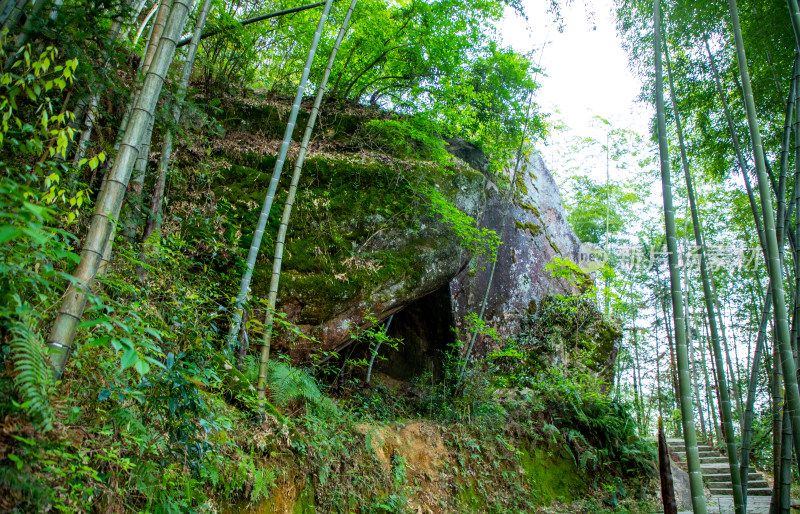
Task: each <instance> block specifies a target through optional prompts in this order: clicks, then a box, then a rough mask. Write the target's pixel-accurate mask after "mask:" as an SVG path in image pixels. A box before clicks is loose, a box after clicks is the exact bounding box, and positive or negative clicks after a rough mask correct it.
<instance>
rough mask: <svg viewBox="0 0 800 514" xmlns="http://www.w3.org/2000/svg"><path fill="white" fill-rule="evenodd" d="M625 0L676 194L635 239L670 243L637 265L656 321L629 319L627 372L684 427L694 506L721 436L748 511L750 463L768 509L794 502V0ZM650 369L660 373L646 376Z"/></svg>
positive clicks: (636, 296) (625, 24)
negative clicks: (702, 456) (636, 324)
mask: <svg viewBox="0 0 800 514" xmlns="http://www.w3.org/2000/svg"><path fill="white" fill-rule="evenodd" d="M616 11H617V17H618V30H619V33H620V34H621V35H622V36H623V38H624V42H625V43H624V44H625V47H626V50H627V52H628V55H629V58H630V64H631V67H632V68H633V69H634V70H636V72H637V73H638V75H639V76H640V77H641V78H642V81H643V83H644V88H643V92H642V100H643V101H644V102H647V103H650V104H651V105H655V107H656V123H654V124H653V126H652V127H653V128H652V133H653V138H654V144H655V142H656V141H657V146H658V148H659V150H660V152H659V157H660V172H661V181H660V184H661V187H660V189H661V191H662V194H663V202H664V203H663V211H661V213H653V214H651V215H650V216H651V217H650V218H647V219H644V218H641V217H640V218H639V221H638V222H636V223H637V224H638V225H640V227H641V228H633V229H630V230H628V232H629V234H632V235H634V236H633V238H634V239H633V240H631V239H627V241H632V244H633V245H634V246H638V247H639V248H645V250H644V251H645V252H646V251H647V250H646V248H651V249H652V248H659V249H660V248H663V251H664V254H663V255H665V257H664V258H663V259H661V258H659V259H651V260H649V261H647V262H646V265H645V266H639V267H636V266H634V267H633V268H626V269H628V270H629V271H628V273H630V275H629V276H628V277H627V278H626V280H630V281H632V282H636V287H635V288H631V291H630V292H629V293H627V295H628V296H627V297H626V299H625V301H624V302H623V303H624V304H625V305H627V306H628V307H626V308H625V309H628V311H626V310H625V309H623V310H622V311H620V312H630V314H626V315H628V316H634V315H635V313H636V312H637V311H639V312H640V315H643V316H644V317H645V318H647V319H648V320H649V323H641V322H640V323H641V324H642V325H644V326H645V327H647V328H643V329H641V331H640V332H639V333H641V334H642V336H640V337H637V332H636V328H634V329H633V330H634V333H633V335H632V337H631V338H630V341H631V343H630V344H631V345H633V346H634V348H631V349H629V350H626V354H627V352H630V353H629V354H628V355H629V356H625V355H623V364H622V366H623V371H622V373H623V374H625V373H627V372H628V370H630V373H631V374H632V379H633V395H634V401H635V402H636V403H638V404H640V405H641V407H640V409H639V416H641V417H642V419H645V425H644V426H647V427H648V429H649V428H650V427H653V426H654V425H655V421H652V419H651V417H648V416H652V413H651V414H647V412H646V411H648V409H650V408H655V409H656V410H657V411H658V412H657V414H658V415H659V416H665V417H666V419H667V421H668V422H669V423H670V424H671V427H672V431H673V432H674V434H675V435H679V434H680V436H681V437H683V438H685V443H686V449H687V466H688V469H689V474H690V477H691V486H692V499H693V507H694V511H695V512H705V508H706V506H705V500H704V498H703V493H702V482H701V481H700V476H701V467H700V463H699V460H698V458H697V445H698V440H702V441H705V442H713V444H714V445H717V446H718V447H720V448H724V453H725V455H726V456H727V460H728V465H729V469H730V477H731V482H732V488H731V489H732V495H733V501H734V504H735V510H736V512H740V513H743V512H745V509H746V505H747V502H748V494H747V493H748V474H749V472H750V471H751V470H752V469H753V466H755V467H756V468H758V469H768V470H769V471H770V472H771V474H772V475H773V476H774V490H773V493H772V499H771V502H772V509H773V510H772V511H773V512H788V509H789V502H790V496H791V495H790V488H791V485H792V484H793V483H794V482H795V481H796V477H797V468H796V461H795V460H794V459H793V455H794V454H795V453H796V452H794V449H795V448H797V444H798V443H800V439H798V436H797V426H798V423H800V419H798V416H797V413H798V410H797V409H798V408H800V394H798V387H797V379H796V377H797V362H798V360H797V359H798V353H797V334H798V328H797V323H798V318H797V313H798V312H799V311H798V310H797V306H798V298H800V295H798V293H800V290H798V289H797V284H798V275H799V274H798V267H797V262H798V259H797V256H796V248H797V246H796V245H797V240H798V228H799V227H800V225H798V223H797V221H798V220H800V217H799V216H798V215H797V207H798V203H797V202H798V200H800V196H798V191H800V185H798V182H797V179H798V176H800V175H798V169H800V168H798V163H800V154H798V153H797V151H798V141H800V139H798V131H797V129H798V127H800V125H798V123H797V120H798V116H797V113H798V111H797V105H798V94H797V84H798V83H797V74H798V64H797V60H798V58H797V56H798V48H800V47H798V41H800V39H799V37H800V32H798V29H800V25H798V23H797V21H798V19H800V18H798V17H797V15H798V12H799V11H798V6H797V2H794V1H792V0H789V1H788V2H785V3H784V2H758V1H752V2H751V1H748V2H739V3H738V4H737V1H736V0H730V1H729V2H708V3H702V4H700V3H696V2H681V1H658V0H655V1H654V2H652V3H651V2H626V1H621V0H620V1H617V2H616ZM698 184H700V187H699V189H698ZM625 187H628V188H632V187H635V186H633V185H627V186H625ZM639 191H641V188H640V189H639ZM698 191H700V193H699V196H698ZM639 194H640V196H642V195H644V196H646V195H647V193H641V192H640V193H639ZM635 202H636V201H635V200H634V203H635ZM615 204H617V205H620V206H622V205H624V202H623V201H622V200H620V199H617V200H616V201H615ZM703 204H704V205H703ZM656 214H657V215H656ZM662 216H663V217H662ZM659 218H660V219H661V220H662V221H661V223H663V222H666V223H665V225H663V224H662V225H661V227H658V226H657V225H656V220H657V219H659ZM664 227H665V228H664ZM616 232H617V234H618V237H619V239H618V241H619V243H623V242H625V241H626V239H625V236H623V233H624V232H626V230H622V229H617V230H616ZM661 234H664V235H663V236H662V235H661ZM712 241H713V242H712ZM725 244H727V245H738V246H739V247H740V248H745V247H746V248H747V249H746V250H741V251H743V252H744V253H747V255H748V256H749V257H748V258H750V259H751V261H750V262H751V265H750V266H748V267H747V269H744V268H742V267H741V266H737V265H736V264H735V263H734V262H733V260H735V259H734V257H733V256H732V255H733V254H731V253H725V251H724V250H723V251H722V253H723V254H724V255H722V256H720V253H719V252H720V247H721V246H720V245H725ZM639 251H641V250H639ZM650 251H652V250H650ZM709 252H711V253H709ZM715 252H716V253H715ZM651 255H652V253H651ZM742 255H743V254H741V253H740V257H741V256H742ZM667 257H668V258H667ZM617 258H619V257H617ZM648 266H649V267H648ZM665 277H666V278H667V279H668V280H665ZM644 284H647V286H644ZM620 294H622V295H623V296H624V290H623V292H621V293H620ZM630 309H632V311H631V310H630ZM670 314H671V315H670ZM648 325H649V326H648ZM737 339H738V341H737ZM744 340H746V348H745V347H744V346H743V341H744ZM634 352H635V353H634ZM628 359H630V360H628ZM625 362H627V363H628V364H625ZM654 368H655V369H654ZM647 369H650V370H654V371H655V372H656V373H655V374H656V376H657V377H658V378H657V379H656V380H652V381H648V380H646V379H645V380H644V381H643V380H642V376H643V375H646V371H645V370H647ZM645 384H648V385H647V386H646V385H645ZM650 386H651V387H652V393H651V395H650V399H649V400H647V401H646V400H645V399H644V396H645V392H644V389H643V387H650ZM647 405H650V406H651V407H647ZM653 406H655V407H653ZM648 420H650V421H648ZM651 423H652V424H651Z"/></svg>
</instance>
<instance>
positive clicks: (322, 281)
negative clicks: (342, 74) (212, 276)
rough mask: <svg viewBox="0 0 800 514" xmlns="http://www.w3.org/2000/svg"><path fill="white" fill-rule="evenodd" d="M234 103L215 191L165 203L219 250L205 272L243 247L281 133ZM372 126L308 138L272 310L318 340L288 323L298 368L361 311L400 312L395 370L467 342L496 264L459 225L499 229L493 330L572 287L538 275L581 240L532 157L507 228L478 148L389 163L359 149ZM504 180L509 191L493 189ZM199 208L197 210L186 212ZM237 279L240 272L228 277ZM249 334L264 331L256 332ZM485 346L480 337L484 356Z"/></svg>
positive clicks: (274, 222)
mask: <svg viewBox="0 0 800 514" xmlns="http://www.w3.org/2000/svg"><path fill="white" fill-rule="evenodd" d="M231 109H233V112H239V113H240V114H241V113H246V116H243V118H242V119H241V121H240V122H235V123H234V122H228V123H227V126H226V127H225V129H226V133H225V135H224V137H221V138H218V139H216V140H214V141H213V142H212V145H211V147H212V155H213V156H214V157H215V160H214V163H213V164H212V168H214V172H215V173H216V174H217V175H216V177H217V178H216V179H215V181H214V182H213V184H212V185H211V187H210V190H209V191H204V192H203V197H202V198H186V199H185V201H177V202H174V204H173V212H174V213H177V216H178V217H181V218H182V219H183V221H182V227H181V230H182V231H183V232H184V233H185V234H186V233H187V232H190V233H191V234H190V235H191V236H192V237H191V238H190V239H192V240H199V241H203V244H205V245H208V246H209V247H212V246H213V252H206V253H207V254H211V255H213V259H212V262H211V263H209V266H216V267H217V268H218V269H221V270H222V271H223V272H225V273H230V272H231V270H232V269H233V268H232V267H231V266H232V264H233V263H235V262H241V257H242V256H243V255H244V254H245V253H246V249H247V248H248V247H249V244H250V241H251V239H252V231H253V227H254V226H255V224H256V219H257V217H258V213H259V210H260V205H261V203H262V201H263V197H264V194H265V191H266V190H267V187H268V184H269V179H270V175H271V171H272V169H273V167H274V162H275V158H274V157H273V156H271V155H273V153H274V152H273V150H274V149H275V148H277V144H278V143H277V141H276V136H277V134H278V128H279V127H280V126H282V125H281V119H282V114H281V112H280V109H277V108H276V107H275V106H274V105H272V104H269V103H265V104H263V105H262V104H260V103H258V102H254V103H253V104H252V105H250V104H248V105H246V106H244V107H243V106H238V107H237V106H234V107H233V108H231ZM245 118H246V119H245ZM253 120H257V123H256V122H253ZM234 121H235V120H234ZM369 123H370V122H369V120H368V119H366V118H365V119H360V118H359V117H358V115H355V114H341V113H338V114H336V113H334V114H331V115H330V116H328V117H327V118H326V119H324V120H322V123H321V128H320V130H319V132H318V134H320V136H319V137H320V138H321V139H320V140H319V141H316V140H315V142H312V146H311V149H310V152H309V158H308V159H307V160H306V164H305V167H304V169H303V177H302V179H301V183H300V186H299V189H298V194H297V199H296V202H295V206H294V212H293V214H292V219H291V222H290V226H289V231H288V237H287V241H286V246H285V250H284V254H283V264H282V273H281V278H280V287H279V290H278V304H277V308H278V311H279V312H280V313H283V314H285V319H286V320H287V321H288V322H290V323H291V324H293V325H295V326H299V327H300V329H301V332H302V334H305V335H306V336H310V337H312V338H313V339H305V338H304V337H303V336H301V335H299V333H298V332H296V331H293V330H292V329H290V328H289V327H288V325H287V326H286V327H284V330H282V332H281V336H280V337H278V338H277V340H276V342H275V344H276V346H278V347H279V348H280V347H282V348H283V349H284V350H286V351H289V352H290V353H291V354H292V356H293V357H294V358H296V359H301V360H302V359H303V358H305V357H306V356H308V355H309V354H310V353H312V352H316V351H319V350H322V351H331V350H339V349H342V348H344V347H345V346H347V345H349V344H350V343H351V342H352V341H353V337H354V336H355V335H356V334H357V333H358V332H359V330H360V329H362V328H363V327H365V326H366V325H367V324H368V321H367V316H372V317H374V318H377V319H379V320H385V319H387V318H388V317H389V316H391V315H393V314H397V316H396V317H395V321H394V322H393V324H392V329H391V331H392V334H393V335H396V336H398V337H402V338H403V339H404V340H406V341H407V344H406V349H405V350H404V351H405V353H406V356H405V357H404V358H403V359H400V360H399V361H396V367H399V368H403V367H406V368H408V367H409V366H411V364H409V363H410V362H416V363H417V364H414V365H413V367H414V368H419V367H421V366H422V365H423V364H424V362H425V361H426V360H429V359H430V357H431V356H432V355H433V354H434V353H436V351H438V350H441V349H442V345H446V343H449V342H452V341H451V339H452V338H453V337H454V336H453V335H452V334H453V330H452V327H453V326H455V328H456V333H458V334H459V335H460V337H462V338H464V337H465V335H466V333H467V332H466V328H467V327H466V323H465V318H466V316H467V315H468V314H469V313H477V312H478V310H479V307H480V301H481V299H482V297H483V294H484V291H485V288H486V284H487V282H488V276H489V272H490V269H491V264H490V263H488V262H485V259H484V258H483V257H476V256H474V255H472V254H471V248H470V246H469V245H468V244H465V241H464V238H463V237H462V236H463V234H464V227H465V226H473V227H474V226H477V227H483V228H488V229H491V230H493V231H495V232H496V233H497V234H500V233H502V245H501V246H500V249H499V252H498V255H497V265H496V269H495V274H494V279H493V283H492V289H491V291H490V296H489V302H488V304H487V309H486V315H485V319H486V321H487V323H488V324H489V325H491V326H493V327H495V328H497V329H498V332H499V333H500V335H501V336H503V337H505V336H510V335H512V334H514V333H515V332H516V331H518V330H519V327H520V324H521V321H522V319H523V318H524V317H525V316H526V315H528V314H530V313H532V312H534V311H535V310H536V306H537V305H538V304H539V303H540V302H541V301H542V299H543V298H545V297H546V296H548V295H552V294H569V293H574V292H576V291H577V290H576V289H575V287H573V286H571V285H570V284H569V283H568V282H567V281H566V280H563V279H554V278H553V277H552V276H551V275H550V274H549V273H547V272H546V271H545V269H544V268H545V266H546V265H547V264H549V263H551V262H552V261H553V258H554V257H556V256H560V257H562V258H565V259H569V260H572V261H576V260H577V257H578V254H579V246H580V243H579V241H578V240H577V238H576V237H575V235H574V233H573V232H572V229H571V228H570V227H569V224H568V223H567V221H566V217H565V212H564V207H563V204H562V202H561V195H560V193H559V190H558V186H557V184H556V182H555V180H554V179H553V177H552V175H550V173H549V172H548V171H547V169H546V168H545V166H544V163H543V161H542V159H541V157H540V156H539V155H532V156H529V157H526V158H525V159H524V162H523V164H522V166H521V169H520V172H519V175H518V177H517V180H516V185H515V189H516V192H515V197H514V202H513V205H511V207H510V209H509V212H508V216H507V217H506V221H505V226H504V227H501V226H500V225H501V220H502V219H503V216H504V213H505V212H506V209H507V208H508V207H507V206H508V202H507V191H508V182H509V179H510V177H511V172H510V171H508V170H507V171H506V176H505V177H495V176H491V174H490V173H489V170H488V168H489V161H488V159H487V158H486V156H485V155H484V154H483V152H482V151H481V150H480V149H478V148H477V147H475V146H474V145H471V144H470V143H468V142H466V141H464V140H461V139H449V140H448V141H447V144H446V145H445V149H446V150H448V151H450V152H451V153H452V154H453V155H454V156H456V157H457V158H458V159H457V160H456V163H442V162H441V161H440V162H438V163H435V162H423V161H420V160H413V159H407V158H406V156H405V154H403V155H400V154H398V155H392V154H391V151H390V150H391V145H389V151H387V150H386V147H385V145H386V142H385V141H384V142H383V143H382V144H384V147H382V148H380V150H381V151H371V152H370V151H365V150H364V148H363V145H367V144H369V143H370V141H374V140H371V139H370V137H372V134H374V132H370V131H369V130H366V129H364V128H363V127H364V126H366V125H368V124H369ZM259 127H260V128H259ZM384 139H385V137H384ZM356 141H361V143H360V145H362V146H360V147H359V146H358V145H356V144H355V142H356ZM405 146H409V145H408V144H406V145H405ZM411 146H412V147H413V146H414V145H411ZM265 154H266V155H267V157H263V156H264V155H265ZM289 160H290V161H291V159H289ZM287 168H288V164H287ZM286 175H288V173H287V174H284V178H283V179H282V182H281V187H279V189H278V195H277V196H276V199H275V204H274V207H273V209H272V212H271V215H270V220H269V223H268V226H267V229H266V232H265V236H264V240H263V243H262V246H261V253H260V254H259V259H258V261H257V264H256V269H255V272H254V275H253V280H252V286H251V294H252V297H253V298H254V299H256V300H259V299H262V303H260V302H258V301H256V302H254V303H253V304H254V305H255V307H254V310H255V311H256V312H254V313H252V317H253V318H255V319H263V317H262V316H263V312H261V310H262V309H263V299H264V298H266V297H267V294H268V287H269V281H270V276H271V272H272V260H273V252H274V250H273V248H274V244H275V241H274V238H275V234H276V233H277V228H278V223H279V219H280V213H281V210H282V207H283V203H284V201H285V197H286V193H285V190H286V186H288V184H287V182H288V180H287V179H288V177H287V176H286ZM503 182H504V183H505V186H502V187H501V186H499V185H498V184H499V183H503ZM432 191H436V193H435V195H440V197H442V198H444V199H445V200H447V201H448V202H449V203H450V204H451V205H453V206H455V207H456V208H457V209H458V210H459V211H461V213H463V214H465V215H467V216H469V217H471V218H472V220H471V221H470V218H461V223H462V227H461V228H459V227H458V226H457V225H458V224H457V223H455V224H454V223H453V220H452V219H447V217H446V216H443V214H442V210H441V209H438V210H437V209H434V208H432V207H433V206H432V202H431V192H432ZM200 203H202V204H204V207H202V208H201V209H205V212H204V215H203V216H192V215H191V214H192V213H193V212H195V211H197V210H198V204H200ZM214 216H216V217H214ZM220 239H224V240H227V241H229V242H231V243H232V245H231V246H233V247H234V250H233V251H230V250H227V249H223V248H224V246H223V245H219V244H218V241H219V240H220ZM236 247H238V249H237V248H236ZM209 249H212V248H209ZM218 249H219V251H218ZM236 252H238V253H239V256H238V257H237V256H236V255H235V254H236ZM240 272H241V270H240V269H235V272H234V273H232V275H231V276H238V274H239V273H240ZM432 293H435V295H433V296H430V295H431V294H432ZM252 328H253V329H254V330H255V331H258V326H257V325H255V326H254V327H252ZM280 328H281V327H279V329H280ZM254 335H255V334H254ZM251 339H252V338H251ZM433 339H435V340H436V341H432V340H433ZM487 344H488V343H487V342H486V341H483V340H482V341H480V342H479V346H478V352H477V354H478V355H481V354H482V353H484V351H485V350H486V348H487ZM437 345H438V346H437ZM415 352H416V353H415ZM420 363H423V364H420ZM412 371H413V370H412ZM401 374H402V375H403V376H408V375H409V374H410V372H409V370H407V369H406V370H405V372H403V373H401Z"/></svg>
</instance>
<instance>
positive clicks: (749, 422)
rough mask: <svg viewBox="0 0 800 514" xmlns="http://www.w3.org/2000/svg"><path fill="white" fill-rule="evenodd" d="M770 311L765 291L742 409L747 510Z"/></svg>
mask: <svg viewBox="0 0 800 514" xmlns="http://www.w3.org/2000/svg"><path fill="white" fill-rule="evenodd" d="M770 309H772V291H771V290H770V289H768V290H767V295H766V298H764V306H763V307H762V309H761V321H760V322H759V325H758V335H757V336H756V348H755V351H754V352H753V365H752V367H751V368H750V380H749V381H748V383H747V404H746V406H745V409H744V428H743V430H742V448H741V459H740V462H739V469H740V470H741V471H740V473H739V476H740V477H741V479H742V501H743V503H744V506H745V509H747V481H748V477H749V473H750V469H749V467H750V444H751V442H752V440H753V419H754V418H755V403H756V387H757V386H758V369H759V368H760V367H761V355H762V354H763V353H764V341H765V340H766V338H767V324H768V323H769V312H770Z"/></svg>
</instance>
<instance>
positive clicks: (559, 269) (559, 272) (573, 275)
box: [544, 256, 595, 293]
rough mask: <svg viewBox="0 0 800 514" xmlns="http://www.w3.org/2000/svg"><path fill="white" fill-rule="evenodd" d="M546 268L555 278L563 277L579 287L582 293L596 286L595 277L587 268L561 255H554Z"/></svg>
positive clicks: (570, 283)
mask: <svg viewBox="0 0 800 514" xmlns="http://www.w3.org/2000/svg"><path fill="white" fill-rule="evenodd" d="M544 270H545V271H546V272H548V273H550V275H551V276H552V277H553V278H563V279H566V280H567V282H569V285H571V286H574V287H577V288H578V289H579V290H580V291H581V292H582V293H587V292H589V291H590V290H592V289H593V288H594V287H595V286H594V279H593V278H592V277H591V275H589V273H588V271H589V270H587V269H584V268H581V267H580V266H578V265H577V264H575V263H574V262H572V261H570V260H568V259H562V258H561V257H558V256H555V257H553V262H551V263H549V264H546V265H545V267H544Z"/></svg>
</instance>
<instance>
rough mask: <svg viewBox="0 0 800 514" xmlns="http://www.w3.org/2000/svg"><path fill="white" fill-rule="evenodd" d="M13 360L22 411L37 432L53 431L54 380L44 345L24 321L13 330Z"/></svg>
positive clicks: (15, 323)
mask: <svg viewBox="0 0 800 514" xmlns="http://www.w3.org/2000/svg"><path fill="white" fill-rule="evenodd" d="M11 333H12V335H13V337H12V339H11V359H12V361H13V363H14V371H15V372H16V376H15V377H14V387H15V389H16V390H17V392H18V393H19V395H20V397H21V398H22V408H23V409H24V410H25V412H26V413H27V414H28V415H29V416H30V418H31V421H33V425H34V427H35V428H36V429H37V430H42V431H43V432H46V431H48V430H50V429H51V428H53V411H52V407H51V405H50V398H49V393H50V391H51V389H52V387H53V378H52V371H51V369H50V365H49V364H48V360H47V357H45V349H44V344H43V342H42V341H41V338H40V337H39V336H38V335H37V334H36V333H35V332H34V331H33V330H32V329H31V326H30V320H29V319H27V318H23V319H22V320H20V321H16V322H14V323H13V324H12V326H11Z"/></svg>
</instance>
